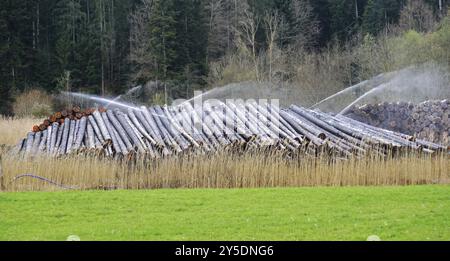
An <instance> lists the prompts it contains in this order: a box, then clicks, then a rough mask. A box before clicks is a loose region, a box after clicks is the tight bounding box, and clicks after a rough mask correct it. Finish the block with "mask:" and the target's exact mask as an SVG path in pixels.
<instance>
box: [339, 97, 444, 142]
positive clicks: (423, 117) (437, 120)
mask: <svg viewBox="0 0 450 261" xmlns="http://www.w3.org/2000/svg"><path fill="white" fill-rule="evenodd" d="M346 116H347V117H350V118H352V119H355V120H358V121H361V122H364V123H367V124H369V125H372V126H376V127H380V128H384V129H388V130H392V131H396V132H401V133H405V134H408V135H413V136H415V137H417V138H420V139H425V140H428V141H431V142H435V143H441V144H446V145H450V138H449V133H450V119H449V118H450V101H449V100H442V101H425V102H422V103H420V104H412V103H407V102H397V103H387V102H384V103H379V104H365V105H360V106H355V107H353V108H352V109H351V110H350V111H349V112H348V113H347V114H346Z"/></svg>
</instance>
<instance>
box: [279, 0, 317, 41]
mask: <svg viewBox="0 0 450 261" xmlns="http://www.w3.org/2000/svg"><path fill="white" fill-rule="evenodd" d="M290 9H291V10H292V17H293V18H294V21H293V23H292V24H291V26H290V28H288V27H286V30H285V31H284V32H282V36H281V37H282V38H283V39H285V40H290V42H291V43H292V45H294V46H295V47H301V48H302V47H305V46H309V45H311V44H313V43H314V39H315V36H316V35H317V34H318V33H319V31H320V28H319V23H318V21H317V20H316V17H315V15H314V13H313V8H312V6H311V5H310V4H309V1H308V0H292V2H291V8H290Z"/></svg>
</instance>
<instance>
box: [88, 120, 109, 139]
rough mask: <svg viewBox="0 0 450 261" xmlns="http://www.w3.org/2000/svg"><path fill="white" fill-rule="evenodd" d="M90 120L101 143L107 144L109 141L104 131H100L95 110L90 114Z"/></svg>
mask: <svg viewBox="0 0 450 261" xmlns="http://www.w3.org/2000/svg"><path fill="white" fill-rule="evenodd" d="M88 120H89V123H90V124H91V126H92V129H93V130H94V133H95V136H96V137H97V138H98V140H99V141H100V143H101V144H102V145H106V144H107V142H106V140H105V138H104V137H103V135H102V132H101V131H100V128H99V126H98V125H97V122H96V121H95V118H94V112H93V113H92V114H91V115H89V116H88Z"/></svg>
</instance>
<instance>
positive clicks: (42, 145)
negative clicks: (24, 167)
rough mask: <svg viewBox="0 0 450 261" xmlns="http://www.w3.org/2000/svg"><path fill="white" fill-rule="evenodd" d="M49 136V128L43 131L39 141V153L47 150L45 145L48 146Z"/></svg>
mask: <svg viewBox="0 0 450 261" xmlns="http://www.w3.org/2000/svg"><path fill="white" fill-rule="evenodd" d="M47 136H48V130H44V131H43V132H42V137H41V142H40V143H39V147H38V150H37V153H40V152H43V151H45V146H46V144H47V140H48V139H47Z"/></svg>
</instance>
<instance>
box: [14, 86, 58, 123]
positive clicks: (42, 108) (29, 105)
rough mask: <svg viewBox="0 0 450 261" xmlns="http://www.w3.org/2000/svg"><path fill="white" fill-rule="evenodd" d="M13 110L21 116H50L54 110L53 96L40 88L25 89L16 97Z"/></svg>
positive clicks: (16, 114)
mask: <svg viewBox="0 0 450 261" xmlns="http://www.w3.org/2000/svg"><path fill="white" fill-rule="evenodd" d="M13 111H14V115H15V116H17V117H20V118H23V117H38V118H41V117H45V116H48V115H49V114H50V113H51V112H52V111H53V102H52V97H51V96H50V95H48V94H47V93H46V92H45V91H42V90H38V89H31V90H28V91H25V92H23V93H21V94H19V95H17V97H16V98H15V102H14V104H13Z"/></svg>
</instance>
